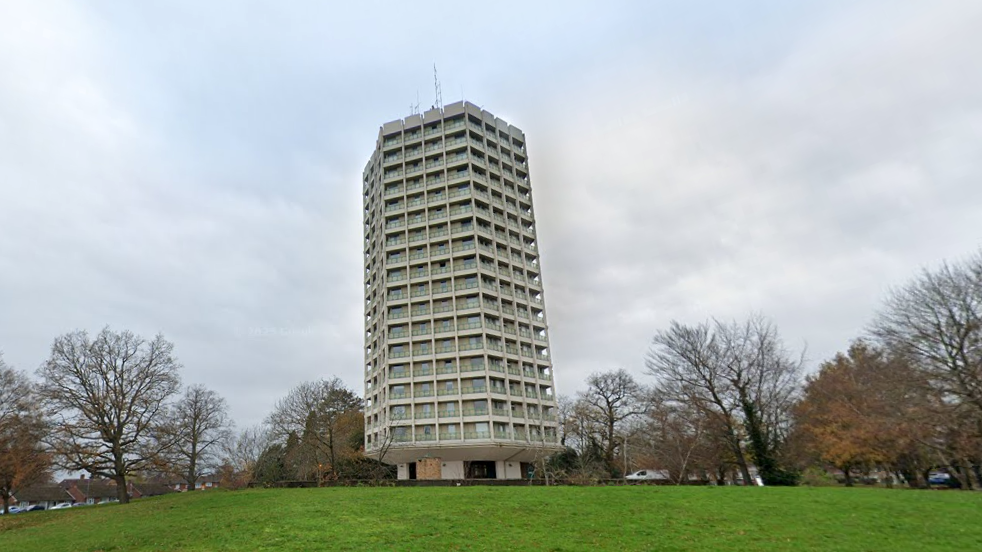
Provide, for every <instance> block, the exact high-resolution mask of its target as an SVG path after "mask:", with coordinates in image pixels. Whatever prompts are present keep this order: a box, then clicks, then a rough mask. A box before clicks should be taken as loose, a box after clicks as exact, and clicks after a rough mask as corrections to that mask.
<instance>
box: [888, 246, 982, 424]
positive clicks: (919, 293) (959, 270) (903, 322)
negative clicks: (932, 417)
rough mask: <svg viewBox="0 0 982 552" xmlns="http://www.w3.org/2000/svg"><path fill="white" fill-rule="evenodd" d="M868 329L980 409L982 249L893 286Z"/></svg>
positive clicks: (949, 391) (962, 400)
mask: <svg viewBox="0 0 982 552" xmlns="http://www.w3.org/2000/svg"><path fill="white" fill-rule="evenodd" d="M872 334H873V335H874V336H875V337H877V338H878V339H879V340H880V341H881V342H883V343H885V344H886V345H887V346H888V347H889V348H891V349H896V350H901V351H903V352H905V353H906V354H908V355H910V356H911V357H912V358H913V359H915V360H917V361H918V362H919V364H920V365H921V366H922V368H923V369H924V370H925V372H926V373H927V375H928V376H929V378H930V382H931V384H932V385H933V386H934V387H935V388H936V389H938V390H939V391H940V392H942V393H944V394H945V395H948V396H949V397H950V398H951V399H954V400H956V401H958V402H959V403H962V404H965V405H966V406H967V407H969V408H972V409H974V410H975V411H976V412H977V413H979V414H982V252H979V253H977V254H976V255H975V256H974V257H972V258H971V259H969V260H968V261H967V262H965V263H963V264H956V265H949V264H947V263H945V264H943V265H942V266H941V268H939V269H938V270H936V271H933V272H932V271H929V270H924V271H923V272H922V273H921V274H920V276H919V277H917V278H915V279H914V280H913V281H911V282H910V283H908V284H907V285H906V286H904V287H902V288H899V289H896V290H894V291H893V292H892V293H891V294H890V296H889V297H888V298H887V300H886V304H885V305H884V307H883V309H882V310H880V312H879V313H878V315H877V317H876V319H875V321H874V323H873V326H872Z"/></svg>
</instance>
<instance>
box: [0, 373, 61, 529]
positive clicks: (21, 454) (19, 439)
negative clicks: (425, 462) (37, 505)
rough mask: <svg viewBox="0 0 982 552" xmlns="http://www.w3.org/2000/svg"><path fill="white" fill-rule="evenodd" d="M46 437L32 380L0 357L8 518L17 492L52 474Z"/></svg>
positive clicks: (1, 490) (0, 443)
mask: <svg viewBox="0 0 982 552" xmlns="http://www.w3.org/2000/svg"><path fill="white" fill-rule="evenodd" d="M45 433H46V425H45V422H44V419H43V417H42V416H41V413H40V411H39V409H38V407H37V399H36V397H35V395H34V390H33V386H32V385H31V382H30V380H29V379H28V378H27V376H26V375H24V374H23V373H22V372H18V371H16V370H14V369H12V368H10V367H8V366H7V365H6V364H5V363H4V361H3V357H0V500H2V501H3V513H4V514H6V513H8V511H9V506H10V496H11V494H12V493H13V491H14V490H16V489H23V488H24V487H28V486H30V485H32V484H34V483H38V482H40V481H43V480H45V479H46V478H47V477H48V476H49V475H50V474H51V457H50V456H49V455H48V454H47V452H46V451H45V450H44V447H43V445H42V443H43V441H44V438H45Z"/></svg>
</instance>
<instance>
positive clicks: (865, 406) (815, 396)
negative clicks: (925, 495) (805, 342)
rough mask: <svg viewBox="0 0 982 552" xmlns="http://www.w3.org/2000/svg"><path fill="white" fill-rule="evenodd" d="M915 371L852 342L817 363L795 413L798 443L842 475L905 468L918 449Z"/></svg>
mask: <svg viewBox="0 0 982 552" xmlns="http://www.w3.org/2000/svg"><path fill="white" fill-rule="evenodd" d="M917 379H918V378H917V372H916V370H915V369H914V368H913V367H912V366H911V365H910V364H909V363H908V362H906V361H905V360H904V359H903V358H902V357H899V356H896V355H891V354H889V352H888V351H885V350H883V349H880V348H877V347H875V346H872V345H870V344H868V343H866V342H864V341H856V342H855V343H853V345H852V346H851V347H850V348H849V351H848V353H846V354H841V353H839V354H837V355H836V356H835V358H834V359H832V360H830V361H827V362H825V363H823V364H822V366H821V369H820V371H819V373H818V374H817V375H815V376H812V377H810V378H808V381H807V383H806V385H805V393H804V397H803V398H802V400H801V401H800V402H799V403H798V405H797V407H796V409H795V415H796V420H797V426H796V431H797V432H798V435H797V437H798V440H799V441H800V442H802V443H804V446H805V448H806V449H808V450H809V451H810V452H812V453H813V455H814V456H817V457H818V458H819V459H821V461H823V462H825V463H827V464H830V465H832V466H835V467H836V468H838V469H840V470H842V472H843V474H844V475H845V479H846V485H847V486H852V484H853V480H852V470H854V469H868V468H871V467H874V466H879V467H889V468H891V469H896V470H902V471H905V472H913V473H916V471H917V470H907V469H904V466H903V465H902V464H903V461H904V460H903V457H904V456H905V455H906V454H907V453H908V452H909V451H911V450H912V449H915V448H916V447H917V442H918V437H919V435H918V434H919V433H920V432H922V431H923V429H922V428H923V427H924V424H921V423H919V420H920V419H921V418H922V416H921V413H923V412H926V411H925V410H923V409H922V407H923V406H924V404H925V400H926V397H924V395H923V391H922V390H923V386H920V385H917Z"/></svg>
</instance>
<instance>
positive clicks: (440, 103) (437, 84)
mask: <svg viewBox="0 0 982 552" xmlns="http://www.w3.org/2000/svg"><path fill="white" fill-rule="evenodd" d="M433 91H434V92H436V103H435V104H434V105H433V107H435V108H437V109H443V94H442V93H441V92H440V79H439V78H438V77H437V73H436V64H435V63H434V64H433Z"/></svg>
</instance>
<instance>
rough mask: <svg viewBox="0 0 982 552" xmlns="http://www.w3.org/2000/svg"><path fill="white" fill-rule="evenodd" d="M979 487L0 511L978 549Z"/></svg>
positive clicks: (212, 529) (79, 541) (115, 534)
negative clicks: (975, 489)
mask: <svg viewBox="0 0 982 552" xmlns="http://www.w3.org/2000/svg"><path fill="white" fill-rule="evenodd" d="M980 519H982V493H971V492H953V491H952V492H940V491H933V492H931V491H899V490H898V491H889V490H877V489H838V488H828V489H812V488H734V487H728V488H712V487H607V488H604V487H549V488H542V487H453V488H443V487H440V488H324V489H270V490H260V489H257V490H248V491H237V492H226V491H205V492H195V493H188V494H181V495H170V496H166V497H158V498H149V499H142V500H138V501H135V502H134V503H132V504H129V505H125V506H121V505H108V506H91V507H86V508H74V509H71V510H60V511H50V512H32V513H28V514H19V515H15V516H3V517H0V543H2V544H0V548H2V549H3V550H18V551H33V550H39V551H40V550H45V551H52V552H55V551H63V550H64V551H69V550H85V551H96V550H99V551H110V550H111V551H129V550H242V551H253V550H277V551H281V550H288V551H290V550H296V551H301V550H303V551H308V550H420V551H427V552H437V551H442V550H619V551H624V550H792V549H793V550H864V551H865V550H891V551H893V550H982V524H980V523H979V520H980Z"/></svg>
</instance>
